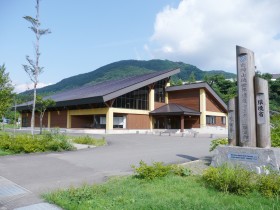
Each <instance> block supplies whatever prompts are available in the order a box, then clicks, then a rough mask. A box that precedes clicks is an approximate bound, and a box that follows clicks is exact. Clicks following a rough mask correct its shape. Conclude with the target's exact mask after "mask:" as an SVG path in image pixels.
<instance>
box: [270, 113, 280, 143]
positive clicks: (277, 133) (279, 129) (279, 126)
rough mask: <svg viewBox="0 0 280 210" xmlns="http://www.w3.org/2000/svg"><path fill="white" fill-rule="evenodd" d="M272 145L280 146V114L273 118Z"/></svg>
mask: <svg viewBox="0 0 280 210" xmlns="http://www.w3.org/2000/svg"><path fill="white" fill-rule="evenodd" d="M271 146H272V147H280V115H275V116H273V117H272V118H271Z"/></svg>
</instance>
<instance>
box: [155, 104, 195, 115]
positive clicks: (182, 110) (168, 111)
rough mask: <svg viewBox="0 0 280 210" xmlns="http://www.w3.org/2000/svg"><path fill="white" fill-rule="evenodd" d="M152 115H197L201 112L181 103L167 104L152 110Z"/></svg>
mask: <svg viewBox="0 0 280 210" xmlns="http://www.w3.org/2000/svg"><path fill="white" fill-rule="evenodd" d="M150 115H196V116H200V112H198V111H195V110H193V109H190V108H188V107H185V106H181V105H179V104H166V105H164V106H162V107H159V108H157V109H155V110H154V111H151V112H150Z"/></svg>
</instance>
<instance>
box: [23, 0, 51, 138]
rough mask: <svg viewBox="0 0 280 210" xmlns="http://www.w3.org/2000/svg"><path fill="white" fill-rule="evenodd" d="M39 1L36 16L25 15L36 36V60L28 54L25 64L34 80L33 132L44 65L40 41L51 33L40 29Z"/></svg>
mask: <svg viewBox="0 0 280 210" xmlns="http://www.w3.org/2000/svg"><path fill="white" fill-rule="evenodd" d="M39 2H40V0H36V6H35V8H36V18H33V17H31V16H25V17H23V18H24V19H25V20H27V21H28V22H30V23H31V27H29V28H30V29H31V30H32V31H33V32H34V33H35V36H36V43H35V46H34V48H35V60H33V59H31V58H30V57H29V56H28V55H27V56H26V60H27V62H28V63H29V65H23V68H24V70H25V72H26V73H27V74H28V75H29V77H30V80H31V81H32V82H33V91H34V92H33V106H32V115H31V133H32V135H33V134H34V116H35V106H36V90H37V85H38V82H39V74H41V73H42V71H43V67H40V66H39V58H40V51H39V46H40V44H39V41H40V38H41V36H42V35H46V34H49V33H50V30H49V29H40V25H41V23H40V20H39Z"/></svg>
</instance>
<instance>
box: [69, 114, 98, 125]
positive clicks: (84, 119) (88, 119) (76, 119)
mask: <svg viewBox="0 0 280 210" xmlns="http://www.w3.org/2000/svg"><path fill="white" fill-rule="evenodd" d="M92 124H93V116H92V115H82V116H72V117H71V128H91V127H92Z"/></svg>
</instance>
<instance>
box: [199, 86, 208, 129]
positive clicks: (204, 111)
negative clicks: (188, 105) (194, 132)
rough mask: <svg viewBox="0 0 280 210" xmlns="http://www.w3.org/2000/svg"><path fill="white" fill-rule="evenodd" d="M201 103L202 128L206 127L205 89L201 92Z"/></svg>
mask: <svg viewBox="0 0 280 210" xmlns="http://www.w3.org/2000/svg"><path fill="white" fill-rule="evenodd" d="M199 101H200V108H199V111H200V112H201V114H200V128H203V127H205V126H206V93H205V90H204V89H200V90H199Z"/></svg>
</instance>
